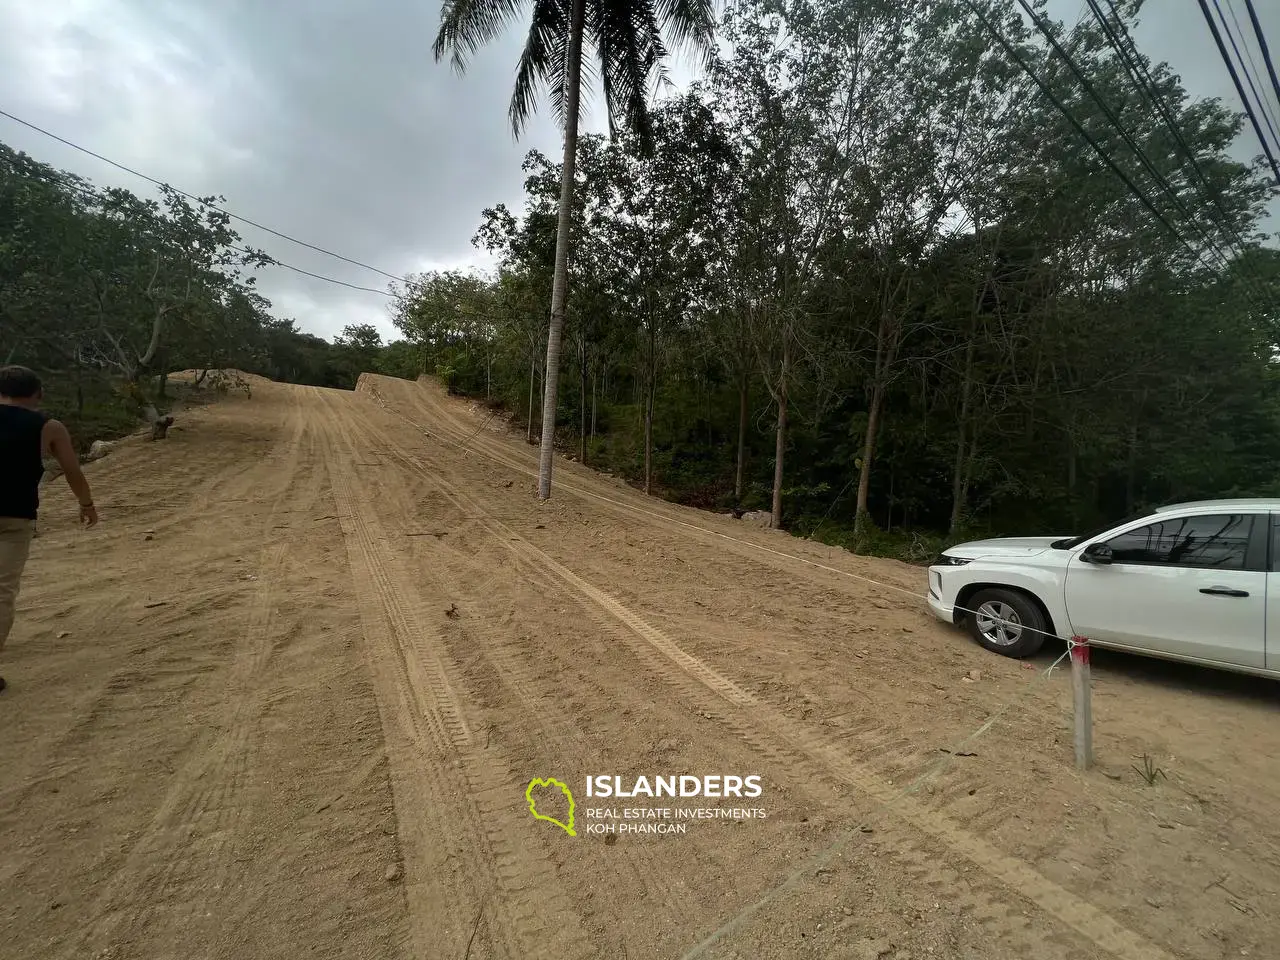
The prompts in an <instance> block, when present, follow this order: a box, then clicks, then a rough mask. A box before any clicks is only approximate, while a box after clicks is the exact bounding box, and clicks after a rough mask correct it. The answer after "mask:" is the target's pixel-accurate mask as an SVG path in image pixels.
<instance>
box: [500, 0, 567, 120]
mask: <svg viewBox="0 0 1280 960" xmlns="http://www.w3.org/2000/svg"><path fill="white" fill-rule="evenodd" d="M568 44H569V10H568V4H567V3H565V2H564V0H539V2H537V3H535V4H534V5H533V17H532V19H531V21H530V23H529V36H528V38H527V39H526V40H525V44H524V50H523V51H522V52H521V54H520V62H519V63H518V64H517V65H516V83H515V87H514V88H513V89H512V91H511V106H510V107H509V108H508V110H507V116H508V117H509V118H510V119H511V132H512V133H514V134H515V136H517V137H519V136H520V134H521V133H522V132H523V130H524V125H525V124H526V123H527V122H528V120H529V118H530V117H531V116H533V113H534V111H535V110H536V109H537V97H538V89H539V87H541V86H542V84H544V83H547V84H548V86H549V87H550V88H551V90H550V92H551V101H552V107H553V108H554V107H556V101H557V92H558V91H561V90H563V87H564V79H563V77H560V76H558V75H559V74H562V73H563V72H564V61H565V55H564V51H565V50H567V49H568ZM561 109H563V105H562V104H561Z"/></svg>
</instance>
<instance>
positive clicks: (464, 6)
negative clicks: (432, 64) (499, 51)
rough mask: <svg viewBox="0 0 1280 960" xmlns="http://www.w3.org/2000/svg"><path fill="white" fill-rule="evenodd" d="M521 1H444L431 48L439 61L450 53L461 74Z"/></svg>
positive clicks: (518, 6)
mask: <svg viewBox="0 0 1280 960" xmlns="http://www.w3.org/2000/svg"><path fill="white" fill-rule="evenodd" d="M521 5H522V0H444V4H443V5H442V6H441V8H440V29H439V31H438V32H437V33H436V40H435V43H434V44H432V47H431V51H432V53H433V54H434V55H435V58H436V60H441V59H443V58H444V56H445V54H451V55H452V60H453V68H454V69H455V70H457V71H458V72H459V73H461V72H463V71H464V70H466V68H467V61H468V60H469V59H470V58H471V57H472V56H473V55H474V54H475V52H476V51H477V50H479V49H480V48H481V47H482V46H484V45H485V44H486V43H488V42H489V41H490V40H492V39H493V38H494V37H496V36H498V34H499V33H501V32H502V29H503V28H504V27H505V26H506V25H507V23H508V22H509V21H510V20H512V19H513V18H514V17H515V16H516V15H517V14H518V13H519V12H520V7H521Z"/></svg>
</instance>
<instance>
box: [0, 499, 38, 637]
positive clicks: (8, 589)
mask: <svg viewBox="0 0 1280 960" xmlns="http://www.w3.org/2000/svg"><path fill="white" fill-rule="evenodd" d="M35 529H36V522H35V521H34V520H20V519H17V518H15V517H0V650H3V649H4V642H5V641H6V640H8V639H9V630H10V629H11V628H12V627H13V608H14V605H15V604H16V603H17V602H18V587H19V586H21V584H22V568H23V567H25V566H26V565H27V555H28V554H29V553H30V552H31V537H32V534H33V533H34V532H35Z"/></svg>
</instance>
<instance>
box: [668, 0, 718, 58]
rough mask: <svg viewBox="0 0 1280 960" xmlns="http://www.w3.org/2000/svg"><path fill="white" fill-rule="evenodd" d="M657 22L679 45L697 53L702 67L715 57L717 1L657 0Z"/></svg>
mask: <svg viewBox="0 0 1280 960" xmlns="http://www.w3.org/2000/svg"><path fill="white" fill-rule="evenodd" d="M657 15H658V23H659V24H660V25H661V27H662V29H663V30H664V31H665V32H666V35H667V36H668V37H669V38H670V39H671V44H672V46H674V47H677V48H688V49H690V50H691V51H692V52H693V53H695V54H697V55H698V57H699V59H700V60H701V62H702V65H703V67H707V66H710V64H711V62H712V61H713V60H714V59H715V55H716V54H715V52H716V46H715V31H716V12H715V0H658V2H657Z"/></svg>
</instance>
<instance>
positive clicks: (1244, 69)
mask: <svg viewBox="0 0 1280 960" xmlns="http://www.w3.org/2000/svg"><path fill="white" fill-rule="evenodd" d="M1213 6H1214V9H1216V10H1217V11H1218V20H1219V21H1221V23H1222V29H1223V31H1224V32H1225V33H1226V35H1227V39H1228V40H1230V41H1231V50H1232V52H1234V53H1235V55H1236V62H1237V63H1238V64H1240V72H1241V73H1242V74H1244V78H1245V80H1246V82H1248V84H1249V92H1250V93H1252V94H1253V99H1254V100H1255V101H1256V102H1257V104H1258V109H1259V110H1260V111H1261V113H1262V119H1263V121H1264V122H1265V123H1266V126H1267V129H1268V130H1269V131H1271V139H1272V140H1275V141H1276V144H1277V145H1278V146H1280V134H1277V133H1276V125H1275V123H1274V122H1273V119H1272V114H1271V105H1270V104H1269V103H1267V98H1266V97H1264V96H1262V95H1261V94H1260V93H1258V88H1257V86H1256V85H1255V84H1254V82H1253V75H1254V74H1255V73H1257V71H1258V66H1257V64H1255V63H1254V62H1253V51H1251V50H1250V49H1249V47H1248V44H1245V48H1244V52H1245V56H1241V55H1240V47H1239V45H1237V43H1236V33H1237V32H1238V33H1239V34H1240V42H1241V43H1244V30H1243V29H1241V27H1240V21H1239V19H1237V18H1236V8H1235V7H1233V6H1232V5H1231V0H1227V10H1228V12H1230V14H1231V22H1232V23H1234V24H1235V25H1236V29H1235V31H1232V29H1231V27H1230V26H1229V25H1228V24H1227V18H1226V17H1225V16H1224V15H1223V13H1222V6H1221V5H1220V3H1219V2H1218V0H1213ZM1246 56H1247V57H1248V60H1249V65H1248V66H1245V62H1244V61H1245V57H1246ZM1250 67H1252V68H1253V69H1252V70H1250V69H1249V68H1250Z"/></svg>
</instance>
